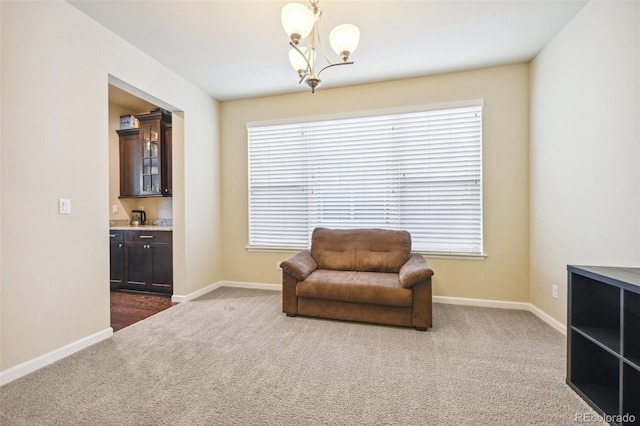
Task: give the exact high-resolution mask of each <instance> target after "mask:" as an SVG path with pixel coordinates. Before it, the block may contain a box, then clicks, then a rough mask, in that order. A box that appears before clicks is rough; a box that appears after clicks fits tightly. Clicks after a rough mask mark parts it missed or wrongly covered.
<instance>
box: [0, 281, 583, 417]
mask: <svg viewBox="0 0 640 426" xmlns="http://www.w3.org/2000/svg"><path fill="white" fill-rule="evenodd" d="M280 297H281V294H280V293H279V292H274V291H261V290H249V289H235V288H220V289H218V290H216V291H214V292H211V293H209V294H208V295H206V296H203V297H201V298H200V299H198V300H195V301H193V302H187V303H182V304H179V305H177V306H174V307H172V308H169V309H167V310H166V311H163V312H161V313H159V314H157V315H154V316H153V317H151V318H149V319H147V320H144V321H142V322H139V323H137V324H134V325H133V326H130V327H127V328H125V329H123V330H121V331H119V332H117V333H115V334H114V336H113V338H110V339H108V340H106V341H103V342H101V343H99V344H96V345H94V346H92V347H90V348H88V349H86V350H83V351H81V352H79V353H77V354H75V355H73V356H70V357H68V358H66V359H63V360H61V361H59V362H57V363H55V364H52V365H50V366H48V367H45V368H43V369H41V370H38V371H36V372H34V373H32V374H30V375H28V376H26V377H23V378H21V379H18V380H16V381H14V382H12V383H9V384H7V385H5V386H4V387H2V388H0V404H1V405H0V412H1V415H0V424H2V425H575V422H574V418H575V415H576V413H584V412H589V413H593V411H591V409H590V408H589V407H588V406H587V404H586V403H585V402H584V401H582V400H581V399H580V398H579V397H578V396H577V395H576V394H575V393H574V392H573V391H572V390H571V389H570V388H569V387H568V386H567V385H566V384H565V383H564V380H565V339H564V337H563V336H562V335H561V334H559V333H558V332H556V331H555V330H553V329H552V328H550V327H549V326H547V325H546V324H544V323H543V322H542V321H540V320H539V319H537V318H536V317H534V316H533V315H532V314H530V313H527V312H520V311H510V310H498V309H485V308H474V307H462V306H453V305H441V304H436V305H435V306H434V324H435V328H434V329H433V330H430V331H427V332H419V331H415V330H410V329H403V328H396V327H386V326H377V325H365V324H357V323H347V322H337V321H328V320H319V319H311V318H303V317H296V318H288V317H286V316H285V315H284V314H282V313H281V301H280Z"/></svg>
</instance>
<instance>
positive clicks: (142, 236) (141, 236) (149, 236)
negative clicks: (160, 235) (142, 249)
mask: <svg viewBox="0 0 640 426" xmlns="http://www.w3.org/2000/svg"><path fill="white" fill-rule="evenodd" d="M140 238H146V239H149V238H153V235H140Z"/></svg>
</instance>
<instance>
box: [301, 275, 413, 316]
mask: <svg viewBox="0 0 640 426" xmlns="http://www.w3.org/2000/svg"><path fill="white" fill-rule="evenodd" d="M296 295H297V296H298V297H306V298H313V299H327V300H339V301H343V302H355V303H367V304H372V305H387V306H398V307H411V304H412V302H413V293H412V291H411V289H407V288H404V287H402V286H401V285H400V279H399V277H398V274H394V273H384V272H358V271H335V270H327V269H316V270H315V271H313V272H312V273H311V274H310V275H309V276H308V277H307V278H306V279H305V280H304V281H301V282H299V283H298V285H297V287H296Z"/></svg>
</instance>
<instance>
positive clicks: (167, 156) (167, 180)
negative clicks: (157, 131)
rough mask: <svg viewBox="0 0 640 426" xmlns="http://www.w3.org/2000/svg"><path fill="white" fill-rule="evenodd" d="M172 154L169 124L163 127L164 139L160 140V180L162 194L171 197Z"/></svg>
mask: <svg viewBox="0 0 640 426" xmlns="http://www.w3.org/2000/svg"><path fill="white" fill-rule="evenodd" d="M172 155H173V139H172V129H171V125H170V124H169V125H168V126H165V128H164V140H163V141H162V180H163V184H162V185H163V190H162V195H164V196H165V197H171V196H172V195H173V191H172V185H173V182H172V168H173V164H172V159H171V158H172V157H171V156H172Z"/></svg>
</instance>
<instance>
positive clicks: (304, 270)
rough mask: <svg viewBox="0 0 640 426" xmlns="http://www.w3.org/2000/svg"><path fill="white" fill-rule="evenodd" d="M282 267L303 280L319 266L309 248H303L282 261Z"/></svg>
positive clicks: (299, 279)
mask: <svg viewBox="0 0 640 426" xmlns="http://www.w3.org/2000/svg"><path fill="white" fill-rule="evenodd" d="M280 268H282V270H283V271H284V272H286V273H287V274H289V275H291V276H293V277H295V278H296V279H297V280H298V281H302V280H304V279H305V278H307V277H308V276H309V274H311V273H312V272H313V271H315V270H316V269H317V268H318V264H317V263H316V261H315V260H314V259H313V257H311V252H310V251H309V250H303V251H301V252H300V253H298V254H296V255H295V256H293V257H292V258H290V259H287V260H285V261H284V262H282V263H280Z"/></svg>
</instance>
